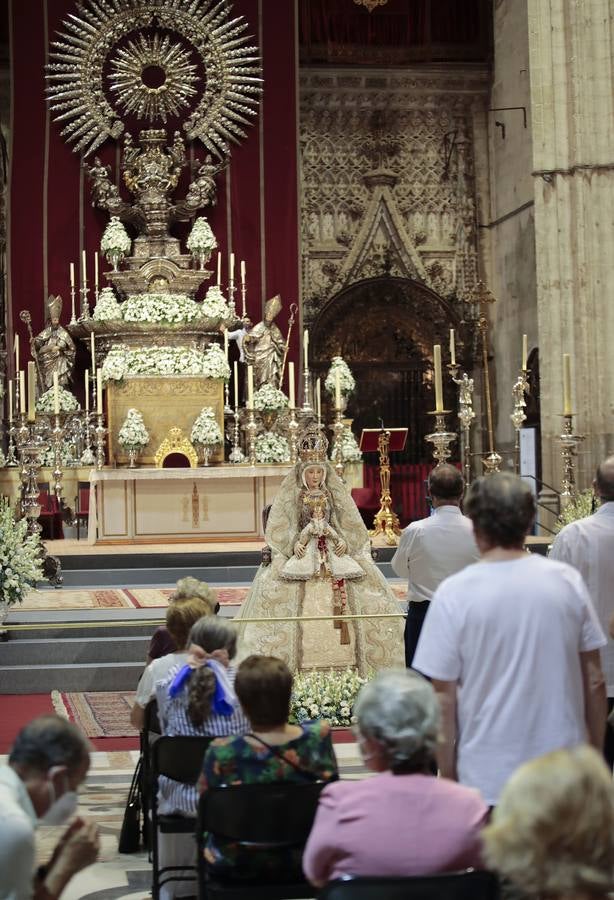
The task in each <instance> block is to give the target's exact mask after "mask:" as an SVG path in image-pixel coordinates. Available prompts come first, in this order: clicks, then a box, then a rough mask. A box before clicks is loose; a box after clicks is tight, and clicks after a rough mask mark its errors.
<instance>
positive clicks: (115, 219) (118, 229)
mask: <svg viewBox="0 0 614 900" xmlns="http://www.w3.org/2000/svg"><path fill="white" fill-rule="evenodd" d="M131 247H132V241H131V240H130V237H129V236H128V232H127V231H126V229H125V228H124V226H123V225H122V223H121V222H120V220H119V216H111V221H110V222H109V224H108V225H107V227H106V228H105V230H104V234H103V235H102V240H101V241H100V249H101V250H102V252H103V253H128V252H129V251H130V248H131Z"/></svg>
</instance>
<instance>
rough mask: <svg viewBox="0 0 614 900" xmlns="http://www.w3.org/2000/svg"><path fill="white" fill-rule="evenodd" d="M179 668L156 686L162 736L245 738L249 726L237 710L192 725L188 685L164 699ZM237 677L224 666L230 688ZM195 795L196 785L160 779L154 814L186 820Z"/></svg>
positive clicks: (192, 810)
mask: <svg viewBox="0 0 614 900" xmlns="http://www.w3.org/2000/svg"><path fill="white" fill-rule="evenodd" d="M179 669H180V666H175V668H174V669H171V671H170V672H169V674H168V676H167V677H166V678H164V679H163V680H162V681H158V682H156V699H157V701H158V717H159V720H160V725H161V726H162V733H163V734H164V735H168V736H169V737H177V736H181V737H227V736H228V735H234V734H248V733H249V732H250V731H251V727H250V724H249V722H248V720H247V718H246V716H245V713H244V712H243V710H242V709H241V707H240V706H239V703H238V701H237V707H236V709H235V711H234V712H233V714H232V715H231V716H220V715H217V714H216V713H212V714H211V715H210V716H209V717H208V718H207V719H205V721H204V722H203V724H202V725H198V726H197V725H194V723H193V722H192V720H191V719H190V716H189V715H188V700H189V685H190V683H189V681H188V682H187V684H185V685H184V687H183V689H182V690H181V692H180V693H179V694H178V695H177V696H176V697H172V698H171V697H169V696H168V689H169V686H170V684H171V682H172V680H173V678H174V677H175V675H176V674H177V672H178V671H179ZM236 675H237V668H236V666H228V678H229V680H230V683H231V684H232V685H233V686H234V682H235V678H236ZM197 806H198V792H197V790H196V785H192V784H181V783H180V782H178V781H173V780H172V779H171V778H166V777H165V776H164V775H161V776H160V778H159V779H158V811H159V812H160V813H162V814H163V815H169V814H171V813H184V814H185V815H188V816H193V815H195V814H196V809H197Z"/></svg>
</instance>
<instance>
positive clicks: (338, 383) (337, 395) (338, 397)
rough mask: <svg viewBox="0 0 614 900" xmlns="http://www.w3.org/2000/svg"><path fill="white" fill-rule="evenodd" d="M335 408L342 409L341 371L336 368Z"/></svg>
mask: <svg viewBox="0 0 614 900" xmlns="http://www.w3.org/2000/svg"><path fill="white" fill-rule="evenodd" d="M335 409H341V373H340V371H339V369H335Z"/></svg>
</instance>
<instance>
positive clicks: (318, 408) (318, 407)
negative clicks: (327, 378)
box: [316, 378, 322, 425]
mask: <svg viewBox="0 0 614 900" xmlns="http://www.w3.org/2000/svg"><path fill="white" fill-rule="evenodd" d="M316 412H317V414H318V425H319V424H320V421H321V419H322V398H321V396H320V379H319V378H318V379H317V380H316Z"/></svg>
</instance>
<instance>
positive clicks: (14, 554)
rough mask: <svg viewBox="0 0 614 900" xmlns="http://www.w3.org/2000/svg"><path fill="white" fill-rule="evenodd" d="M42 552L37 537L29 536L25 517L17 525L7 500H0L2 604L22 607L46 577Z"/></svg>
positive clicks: (0, 585) (0, 581)
mask: <svg viewBox="0 0 614 900" xmlns="http://www.w3.org/2000/svg"><path fill="white" fill-rule="evenodd" d="M42 558H43V549H42V546H41V542H40V537H39V536H38V535H37V534H28V520H27V519H26V518H25V516H24V517H23V518H22V519H19V520H18V521H16V520H15V515H14V513H13V510H12V509H11V507H10V505H9V502H8V500H7V499H6V498H1V499H0V602H2V603H6V604H7V605H8V606H13V605H14V604H15V603H21V601H22V600H23V599H24V597H25V595H26V594H27V593H28V590H29V589H30V588H32V587H34V585H35V584H36V582H37V581H39V580H40V579H41V578H42V577H43V571H42V567H41V560H42Z"/></svg>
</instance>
